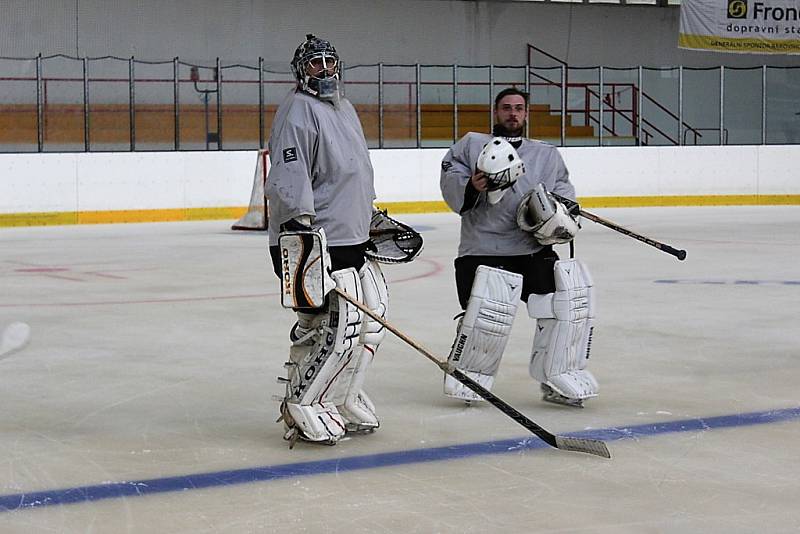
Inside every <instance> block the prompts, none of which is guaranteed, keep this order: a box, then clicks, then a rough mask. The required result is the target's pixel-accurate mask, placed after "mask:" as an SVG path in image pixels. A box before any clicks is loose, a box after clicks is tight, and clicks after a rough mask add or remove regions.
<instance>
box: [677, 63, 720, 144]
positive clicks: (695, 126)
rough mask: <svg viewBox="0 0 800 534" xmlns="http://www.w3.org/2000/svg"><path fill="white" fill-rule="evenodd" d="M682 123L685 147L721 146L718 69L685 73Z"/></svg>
mask: <svg viewBox="0 0 800 534" xmlns="http://www.w3.org/2000/svg"><path fill="white" fill-rule="evenodd" d="M683 120H684V121H685V122H686V125H685V126H684V130H683V143H684V144H685V145H717V144H719V141H720V129H719V68H714V69H692V68H686V69H684V70H683Z"/></svg>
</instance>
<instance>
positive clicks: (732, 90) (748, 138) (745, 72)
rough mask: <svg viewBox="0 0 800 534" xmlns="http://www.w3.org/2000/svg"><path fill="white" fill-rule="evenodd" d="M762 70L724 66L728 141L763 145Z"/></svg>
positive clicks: (725, 136) (726, 138) (725, 139)
mask: <svg viewBox="0 0 800 534" xmlns="http://www.w3.org/2000/svg"><path fill="white" fill-rule="evenodd" d="M761 73H762V69H761V68H760V67H756V68H751V69H732V68H725V86H724V87H725V93H724V94H725V102H724V107H723V110H724V112H725V115H724V117H723V120H724V122H725V130H724V131H723V134H724V142H725V144H731V145H754V144H755V145H757V144H761V104H762V102H761V96H762V92H761V78H762V76H761Z"/></svg>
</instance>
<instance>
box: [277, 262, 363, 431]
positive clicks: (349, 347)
mask: <svg viewBox="0 0 800 534" xmlns="http://www.w3.org/2000/svg"><path fill="white" fill-rule="evenodd" d="M332 277H333V279H334V281H335V283H336V287H338V288H339V289H342V290H343V291H345V292H347V293H348V294H350V295H352V296H354V297H355V298H361V285H360V283H359V278H358V273H357V272H356V270H355V269H343V270H341V271H336V272H334V273H332ZM329 300H330V302H329V303H328V313H327V314H324V315H323V316H322V317H321V318H318V319H312V324H311V325H308V324H307V325H306V326H313V321H317V322H318V325H319V326H318V327H317V328H316V330H315V332H316V334H315V335H313V338H314V342H313V344H312V345H311V346H310V347H308V345H307V340H304V341H303V342H299V339H301V338H299V339H298V340H297V341H296V342H295V343H294V345H293V347H292V351H291V352H290V356H291V359H292V361H290V362H289V363H288V365H287V367H288V369H289V376H288V380H287V383H286V396H285V398H284V401H283V404H282V406H281V414H282V415H283V419H284V422H285V424H286V427H287V438H289V437H291V435H292V434H293V433H294V432H298V433H299V436H300V437H301V438H302V439H304V440H307V441H320V442H327V443H335V442H336V441H337V440H338V439H339V438H341V437H342V436H343V435H344V433H345V421H344V419H343V418H342V416H341V414H340V413H339V411H338V410H337V409H336V403H335V402H334V392H335V391H336V390H337V382H338V381H339V380H340V379H341V378H342V374H343V372H344V370H345V369H346V368H347V367H348V366H349V365H351V364H352V362H353V360H354V358H355V357H356V353H357V349H358V347H359V345H358V340H359V337H360V334H361V322H362V320H363V314H362V313H361V311H360V310H359V309H358V308H356V307H355V306H353V305H352V304H350V303H349V302H348V301H347V300H345V299H344V298H342V297H339V296H337V295H336V294H335V293H331V295H330V298H329ZM300 319H301V321H302V320H303V317H302V316H300ZM306 319H308V318H307V317H306ZM301 321H298V323H300V322H301ZM306 322H307V321H306ZM294 330H295V331H297V330H298V329H294ZM293 337H294V336H293Z"/></svg>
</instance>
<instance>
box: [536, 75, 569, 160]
mask: <svg viewBox="0 0 800 534" xmlns="http://www.w3.org/2000/svg"><path fill="white" fill-rule="evenodd" d="M529 76H530V88H531V106H530V122H531V125H530V127H529V128H528V135H529V136H530V137H533V138H535V139H541V140H542V141H547V142H549V143H553V144H555V145H561V115H562V110H561V99H562V95H561V87H562V82H561V77H562V69H561V67H542V68H539V67H533V68H531V69H530V71H529Z"/></svg>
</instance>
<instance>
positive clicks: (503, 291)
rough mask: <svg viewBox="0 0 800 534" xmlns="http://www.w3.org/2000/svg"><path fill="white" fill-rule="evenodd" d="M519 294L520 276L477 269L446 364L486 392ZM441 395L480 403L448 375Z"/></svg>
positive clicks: (515, 312)
mask: <svg viewBox="0 0 800 534" xmlns="http://www.w3.org/2000/svg"><path fill="white" fill-rule="evenodd" d="M521 294H522V276H521V275H519V274H516V273H511V272H508V271H504V270H502V269H495V268H493V267H487V266H485V265H481V266H479V267H478V270H477V272H476V273H475V280H474V281H473V282H472V290H471V291H470V295H469V302H468V303H467V310H466V312H465V313H464V317H463V318H462V319H461V323H460V324H459V327H458V331H457V332H456V339H455V341H454V342H453V348H452V349H451V350H450V356H449V357H448V358H447V363H448V364H449V365H450V366H451V367H454V368H456V369H458V370H459V371H462V372H463V373H465V374H466V375H467V376H468V377H469V378H471V379H473V380H474V381H476V382H478V383H479V384H480V385H481V386H483V387H484V388H486V389H491V387H492V384H493V383H494V377H495V376H496V375H497V370H498V369H499V367H500V359H501V358H502V357H503V351H504V350H505V348H506V343H507V342H508V336H509V334H510V333H511V326H512V324H513V323H514V316H515V315H516V314H517V303H518V302H519V299H520V295H521ZM444 393H445V395H447V396H450V397H455V398H457V399H463V400H468V401H474V400H482V398H481V397H480V396H479V395H478V394H476V393H475V392H473V391H472V390H471V389H469V388H467V387H466V386H465V385H463V384H462V383H461V382H459V381H458V380H456V379H455V378H453V377H452V376H450V375H449V374H446V375H445V377H444Z"/></svg>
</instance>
